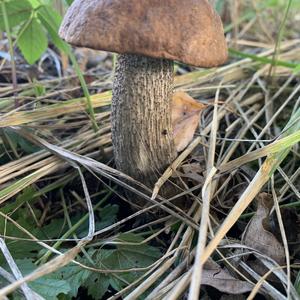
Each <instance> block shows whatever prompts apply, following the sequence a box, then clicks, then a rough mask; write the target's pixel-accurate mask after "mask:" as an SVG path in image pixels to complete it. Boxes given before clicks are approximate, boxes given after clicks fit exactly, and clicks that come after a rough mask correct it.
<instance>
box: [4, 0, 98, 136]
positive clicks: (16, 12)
mask: <svg viewBox="0 0 300 300" xmlns="http://www.w3.org/2000/svg"><path fill="white" fill-rule="evenodd" d="M71 2H72V1H67V3H68V4H70V3H71ZM0 4H1V10H0V30H3V31H6V32H7V36H8V38H9V43H10V48H11V49H12V45H11V44H12V41H11V31H14V32H16V40H15V41H16V42H15V43H16V44H17V46H18V47H19V48H20V50H21V52H22V54H23V56H24V58H25V59H26V60H27V62H28V63H30V64H33V63H35V62H36V61H37V60H38V59H39V58H40V57H41V55H42V54H43V53H44V52H45V51H46V50H47V48H48V37H49V38H50V39H51V42H52V43H53V44H54V46H55V47H56V48H58V49H59V50H60V51H62V52H64V53H65V54H67V55H68V56H69V58H70V60H71V62H72V64H73V67H74V69H75V71H76V73H77V76H78V78H79V80H80V84H81V86H82V90H83V93H84V96H85V97H86V100H87V108H88V111H89V114H90V117H91V122H92V124H93V129H94V130H95V131H97V130H98V126H97V123H96V121H95V114H94V110H93V106H92V103H91V99H90V95H89V91H88V88H87V86H86V83H85V81H84V77H83V75H82V73H81V71H80V68H79V66H78V64H77V61H76V59H75V56H74V54H73V53H72V51H71V47H70V46H69V45H68V44H67V43H65V42H64V41H63V40H61V38H60V37H59V36H58V29H59V26H60V23H61V21H62V18H61V16H60V15H59V14H58V13H57V12H56V11H55V10H54V9H53V7H52V5H51V1H49V0H22V1H20V0H0ZM10 55H11V57H12V58H11V59H12V61H14V58H13V51H10Z"/></svg>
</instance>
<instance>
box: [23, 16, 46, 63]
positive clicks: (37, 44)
mask: <svg viewBox="0 0 300 300" xmlns="http://www.w3.org/2000/svg"><path fill="white" fill-rule="evenodd" d="M18 46H19V48H20V50H21V52H22V54H23V55H24V57H25V59H26V60H27V62H28V63H29V64H33V63H35V62H36V61H37V60H38V59H39V58H40V56H41V55H42V54H43V53H44V52H45V51H46V50H47V47H48V39H47V36H46V33H45V31H44V30H43V28H42V26H41V24H40V22H38V20H37V19H36V18H32V20H31V21H30V23H29V24H27V26H26V28H25V29H24V28H21V29H20V33H19V39H18Z"/></svg>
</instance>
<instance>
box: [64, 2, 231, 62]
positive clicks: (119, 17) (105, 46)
mask: <svg viewBox="0 0 300 300" xmlns="http://www.w3.org/2000/svg"><path fill="white" fill-rule="evenodd" d="M59 34H60V36H61V37H62V38H63V39H64V40H65V41H67V42H68V43H70V44H72V45H75V46H80V47H88V48H92V49H97V50H106V51H111V52H117V53H127V54H140V55H145V56H151V57H155V58H166V59H171V60H177V61H180V62H183V63H186V64H189V65H194V66H199V67H213V66H217V65H220V64H222V63H224V62H225V61H226V58H227V46H226V41H225V38H224V32H223V27H222V22H221V20H220V17H219V16H218V15H217V13H216V12H215V11H214V10H213V8H212V7H211V5H210V4H209V3H208V1H207V0H75V1H74V2H73V4H72V5H71V7H70V8H69V10H68V12H67V14H66V16H65V18H64V21H63V23H62V26H61V28H60V32H59Z"/></svg>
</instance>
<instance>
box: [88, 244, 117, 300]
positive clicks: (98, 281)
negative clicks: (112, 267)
mask: <svg viewBox="0 0 300 300" xmlns="http://www.w3.org/2000/svg"><path fill="white" fill-rule="evenodd" d="M113 253H114V251H113V250H105V249H101V250H99V251H97V254H96V255H97V263H96V265H97V268H99V269H101V268H103V269H106V268H109V266H106V265H104V264H103V263H105V260H106V259H107V258H108V257H110V256H111V255H112V254H113ZM98 263H99V264H98ZM111 276H112V275H110V276H107V275H105V274H103V273H97V272H92V273H91V275H90V276H89V278H88V279H87V280H86V281H85V282H84V284H83V286H84V287H85V288H86V289H87V291H88V294H89V295H90V296H92V297H93V298H94V299H101V298H102V297H103V295H104V294H105V293H106V292H107V291H108V288H109V285H110V278H111Z"/></svg>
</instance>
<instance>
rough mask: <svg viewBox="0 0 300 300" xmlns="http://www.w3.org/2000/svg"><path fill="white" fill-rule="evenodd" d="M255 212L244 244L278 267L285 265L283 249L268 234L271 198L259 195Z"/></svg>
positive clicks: (274, 238) (267, 195) (265, 194)
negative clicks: (266, 257) (271, 260)
mask: <svg viewBox="0 0 300 300" xmlns="http://www.w3.org/2000/svg"><path fill="white" fill-rule="evenodd" d="M257 203H258V204H257V210H256V213H255V215H254V217H253V218H252V219H251V220H250V222H249V223H248V225H247V227H246V229H245V232H244V238H243V239H244V244H245V245H247V246H249V247H251V248H254V249H256V250H258V251H259V252H261V253H262V254H264V255H266V256H269V257H270V258H272V259H273V260H275V261H276V262H277V263H278V264H279V265H284V264H285V253H284V247H283V246H282V244H281V243H280V242H279V241H278V240H277V239H276V237H275V235H274V234H273V233H271V232H270V220H269V214H270V210H271V208H272V204H273V199H272V196H271V195H269V194H267V193H261V194H259V196H258V197H257Z"/></svg>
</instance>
